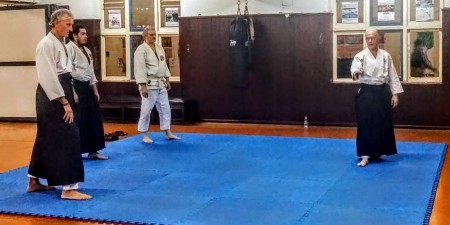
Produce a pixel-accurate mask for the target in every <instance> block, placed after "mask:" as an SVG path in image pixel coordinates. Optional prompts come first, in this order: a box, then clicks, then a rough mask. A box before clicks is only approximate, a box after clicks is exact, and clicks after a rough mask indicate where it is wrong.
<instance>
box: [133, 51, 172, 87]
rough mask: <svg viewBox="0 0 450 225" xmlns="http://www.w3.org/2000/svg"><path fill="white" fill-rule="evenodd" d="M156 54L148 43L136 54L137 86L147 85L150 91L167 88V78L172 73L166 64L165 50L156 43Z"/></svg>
mask: <svg viewBox="0 0 450 225" xmlns="http://www.w3.org/2000/svg"><path fill="white" fill-rule="evenodd" d="M155 48H156V54H155V53H154V52H153V50H152V49H151V47H150V46H149V45H148V44H147V43H146V42H144V43H142V44H141V45H139V47H138V48H137V49H136V51H135V52H134V77H135V79H136V83H137V84H144V83H145V84H147V88H148V89H161V88H165V87H166V78H168V77H170V71H169V68H168V67H167V63H166V55H165V53H164V48H163V47H161V46H160V45H158V44H157V43H155Z"/></svg>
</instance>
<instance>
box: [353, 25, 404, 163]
mask: <svg viewBox="0 0 450 225" xmlns="http://www.w3.org/2000/svg"><path fill="white" fill-rule="evenodd" d="M379 42H380V37H379V34H378V31H377V30H376V29H370V30H367V31H366V44H367V48H366V49H364V50H363V51H361V52H359V53H358V54H356V56H355V57H354V59H353V62H352V66H351V73H352V76H353V79H354V80H359V82H360V84H361V85H360V89H359V90H358V93H357V94H356V96H355V111H356V120H357V136H356V147H357V149H356V153H357V156H358V157H361V161H360V162H359V163H358V166H366V165H367V164H368V163H369V159H370V160H376V159H379V158H380V156H382V155H392V154H397V147H396V145H395V135H394V125H393V121H392V109H393V108H395V107H396V106H397V104H398V94H400V93H402V92H403V88H402V85H401V83H400V80H399V78H398V75H397V72H396V70H395V67H394V63H393V61H392V58H391V55H390V54H389V53H388V52H386V51H385V50H383V49H379V48H378V44H379Z"/></svg>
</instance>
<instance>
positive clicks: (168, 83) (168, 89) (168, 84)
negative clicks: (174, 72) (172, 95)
mask: <svg viewBox="0 0 450 225" xmlns="http://www.w3.org/2000/svg"><path fill="white" fill-rule="evenodd" d="M171 88H172V87H171V86H170V82H169V81H167V82H166V89H167V91H170V89H171Z"/></svg>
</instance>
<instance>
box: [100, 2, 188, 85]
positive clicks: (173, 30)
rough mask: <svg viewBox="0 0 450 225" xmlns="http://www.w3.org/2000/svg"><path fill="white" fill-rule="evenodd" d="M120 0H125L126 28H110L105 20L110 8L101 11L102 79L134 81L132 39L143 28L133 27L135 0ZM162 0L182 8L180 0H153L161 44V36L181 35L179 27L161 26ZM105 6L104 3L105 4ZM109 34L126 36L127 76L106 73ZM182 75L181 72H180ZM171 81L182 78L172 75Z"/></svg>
mask: <svg viewBox="0 0 450 225" xmlns="http://www.w3.org/2000/svg"><path fill="white" fill-rule="evenodd" d="M120 2H123V4H124V13H125V16H124V17H123V18H124V21H121V23H123V24H124V25H125V26H124V28H108V27H106V22H107V21H106V22H105V20H108V19H109V18H105V16H106V11H105V10H108V9H106V8H105V7H103V9H102V13H101V27H100V32H101V68H102V70H101V76H102V81H104V82H133V81H134V79H133V78H132V73H131V69H132V63H133V61H132V60H133V57H132V55H133V54H134V53H133V52H132V50H131V39H132V36H134V35H142V30H143V28H142V29H139V28H132V27H131V22H132V19H133V16H132V15H131V12H132V10H131V7H132V5H133V4H132V3H133V0H121V1H120ZM161 2H170V3H171V4H173V5H176V4H177V3H178V5H177V7H179V8H180V0H153V4H154V6H153V8H154V9H155V12H154V13H153V17H154V24H152V25H153V26H154V27H155V30H156V33H157V39H156V42H157V43H158V44H161V37H164V36H168V35H170V36H179V33H180V32H179V27H161V21H160V18H161V13H162V12H161ZM104 3H105V1H104V0H101V4H104ZM103 6H104V5H103ZM109 36H125V52H126V60H125V62H126V65H127V66H126V73H125V76H107V74H106V67H107V65H106V46H105V38H106V37H109ZM180 75H181V74H180ZM170 81H171V82H172V81H173V82H180V81H181V79H180V77H179V76H177V77H173V76H172V77H171V78H170Z"/></svg>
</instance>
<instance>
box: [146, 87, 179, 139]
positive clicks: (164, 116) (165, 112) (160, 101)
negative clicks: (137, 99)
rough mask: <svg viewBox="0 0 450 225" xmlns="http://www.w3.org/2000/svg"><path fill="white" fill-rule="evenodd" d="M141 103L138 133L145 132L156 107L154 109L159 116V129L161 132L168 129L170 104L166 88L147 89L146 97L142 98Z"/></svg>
mask: <svg viewBox="0 0 450 225" xmlns="http://www.w3.org/2000/svg"><path fill="white" fill-rule="evenodd" d="M141 98H142V102H141V115H140V116H139V122H138V131H139V132H147V131H148V126H149V125H150V118H151V113H152V109H153V107H154V106H155V105H156V109H157V110H158V114H159V127H160V129H161V130H169V129H170V119H171V112H170V104H169V95H168V93H167V89H166V88H161V89H148V97H147V98H144V97H142V95H141Z"/></svg>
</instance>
